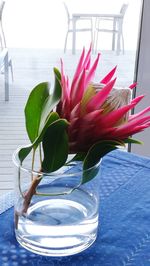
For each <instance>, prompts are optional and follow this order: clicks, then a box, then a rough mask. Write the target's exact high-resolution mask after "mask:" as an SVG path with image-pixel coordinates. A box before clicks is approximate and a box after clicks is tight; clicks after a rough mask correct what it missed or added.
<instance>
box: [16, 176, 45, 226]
mask: <svg viewBox="0 0 150 266" xmlns="http://www.w3.org/2000/svg"><path fill="white" fill-rule="evenodd" d="M41 179H42V178H40V175H39V178H37V177H34V178H33V180H32V183H31V186H30V188H29V189H28V190H27V191H26V192H25V193H24V195H23V199H24V201H23V208H22V211H21V213H20V212H17V211H16V212H15V227H16V229H17V228H18V218H19V216H20V215H22V214H25V213H26V212H27V210H28V207H29V205H30V202H31V199H32V197H33V195H35V194H36V188H37V186H38V184H39V183H40V181H41Z"/></svg>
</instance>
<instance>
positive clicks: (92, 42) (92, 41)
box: [91, 20, 94, 52]
mask: <svg viewBox="0 0 150 266" xmlns="http://www.w3.org/2000/svg"><path fill="white" fill-rule="evenodd" d="M91 44H92V52H93V50H94V36H93V21H92V20H91Z"/></svg>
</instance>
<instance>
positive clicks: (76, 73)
mask: <svg viewBox="0 0 150 266" xmlns="http://www.w3.org/2000/svg"><path fill="white" fill-rule="evenodd" d="M84 55H85V48H83V50H82V54H81V56H80V59H79V63H78V65H77V68H76V71H75V74H74V77H73V80H72V85H71V94H72V92H73V90H74V86H75V83H76V81H77V80H78V77H79V76H80V74H81V72H82V70H83V61H84Z"/></svg>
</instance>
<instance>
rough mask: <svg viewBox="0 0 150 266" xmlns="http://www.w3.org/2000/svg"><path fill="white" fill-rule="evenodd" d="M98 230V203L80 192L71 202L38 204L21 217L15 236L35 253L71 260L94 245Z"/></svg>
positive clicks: (61, 200) (48, 200)
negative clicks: (69, 256) (65, 257)
mask: <svg viewBox="0 0 150 266" xmlns="http://www.w3.org/2000/svg"><path fill="white" fill-rule="evenodd" d="M78 198H79V200H80V201H79V200H78ZM77 200H78V201H77ZM97 226H98V215H97V212H96V209H95V201H94V199H93V198H92V197H91V196H90V195H89V194H87V193H85V192H84V191H81V190H80V193H79V191H77V192H76V193H75V196H73V195H70V198H69V199H68V198H67V199H64V198H61V199H57V198H55V199H46V200H42V201H40V202H37V203H35V204H34V205H33V206H31V207H29V208H28V211H27V213H25V214H23V215H21V216H18V225H17V227H16V230H15V231H16V232H15V233H16V238H17V240H18V242H19V243H20V244H21V245H22V246H23V247H25V248H26V249H28V250H30V251H32V252H34V253H37V254H41V255H45V256H68V255H73V254H76V253H79V252H81V251H83V250H85V249H87V248H88V247H89V246H90V245H92V243H93V242H94V241H95V239H96V236H97Z"/></svg>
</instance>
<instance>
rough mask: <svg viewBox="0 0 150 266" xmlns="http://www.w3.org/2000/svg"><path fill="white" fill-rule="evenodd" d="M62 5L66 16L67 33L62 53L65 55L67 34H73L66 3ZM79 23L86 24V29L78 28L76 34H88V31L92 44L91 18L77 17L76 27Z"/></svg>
mask: <svg viewBox="0 0 150 266" xmlns="http://www.w3.org/2000/svg"><path fill="white" fill-rule="evenodd" d="M63 4H64V8H65V11H66V14H67V32H66V37H65V44H64V53H65V52H66V49H67V40H68V34H69V33H73V29H72V18H71V16H70V13H69V10H68V7H67V5H66V3H63ZM81 21H85V22H87V23H88V25H87V27H84V28H81V27H79V26H78V27H77V28H76V32H88V31H89V32H90V33H91V43H93V21H92V18H84V17H79V18H78V19H77V25H78V22H81ZM84 24H85V23H84Z"/></svg>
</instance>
